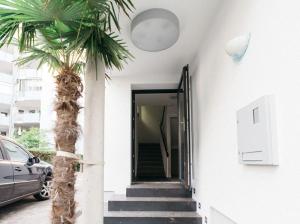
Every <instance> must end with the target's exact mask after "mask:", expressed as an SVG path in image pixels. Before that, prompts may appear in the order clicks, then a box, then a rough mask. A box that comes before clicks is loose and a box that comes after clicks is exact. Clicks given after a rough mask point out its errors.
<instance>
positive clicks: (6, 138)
mask: <svg viewBox="0 0 300 224" xmlns="http://www.w3.org/2000/svg"><path fill="white" fill-rule="evenodd" d="M0 140H8V141H11V142H13V143H16V144H18V143H17V142H16V141H15V140H14V139H12V138H9V137H6V136H3V135H0ZM18 145H19V144H18Z"/></svg>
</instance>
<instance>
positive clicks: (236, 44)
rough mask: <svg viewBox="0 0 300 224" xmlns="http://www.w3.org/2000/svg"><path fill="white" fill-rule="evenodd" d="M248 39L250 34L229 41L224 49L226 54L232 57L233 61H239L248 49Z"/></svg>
mask: <svg viewBox="0 0 300 224" xmlns="http://www.w3.org/2000/svg"><path fill="white" fill-rule="evenodd" d="M250 38H251V34H250V33H248V34H245V35H241V36H238V37H236V38H234V39H232V40H230V41H229V42H228V43H227V45H226V47H225V51H226V53H227V54H228V55H229V56H230V57H232V59H233V60H234V61H240V60H241V59H242V58H243V57H244V55H245V53H246V51H247V49H248V46H249V42H250Z"/></svg>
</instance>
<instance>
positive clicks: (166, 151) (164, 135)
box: [159, 106, 169, 158]
mask: <svg viewBox="0 0 300 224" xmlns="http://www.w3.org/2000/svg"><path fill="white" fill-rule="evenodd" d="M165 113H166V106H164V108H163V113H162V118H161V122H160V127H159V129H160V135H161V137H162V141H163V144H164V148H165V153H166V156H167V158H168V157H169V151H168V148H167V142H166V134H165V132H164V123H165V122H164V121H165Z"/></svg>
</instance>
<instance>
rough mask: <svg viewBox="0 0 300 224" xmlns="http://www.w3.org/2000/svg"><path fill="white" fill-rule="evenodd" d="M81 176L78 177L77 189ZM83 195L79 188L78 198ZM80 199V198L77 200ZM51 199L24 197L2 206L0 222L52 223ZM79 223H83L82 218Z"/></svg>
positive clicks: (15, 223) (20, 223) (18, 223)
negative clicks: (38, 199) (42, 199)
mask: <svg viewBox="0 0 300 224" xmlns="http://www.w3.org/2000/svg"><path fill="white" fill-rule="evenodd" d="M80 181H81V176H80V175H79V176H78V178H77V184H76V185H77V187H76V188H77V189H78V186H80V184H79V183H80ZM79 197H81V192H80V190H79V189H78V191H77V193H76V198H77V199H78V198H79ZM77 201H78V200H77ZM50 211H51V201H50V200H47V201H37V200H36V199H35V198H34V197H28V198H25V199H22V200H20V201H18V202H15V203H13V204H10V205H7V206H4V207H1V208H0V224H29V223H32V224H50V223H51V222H50ZM77 223H78V224H80V223H82V222H81V221H80V218H79V219H78V222H77Z"/></svg>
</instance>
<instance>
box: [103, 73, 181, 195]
mask: <svg viewBox="0 0 300 224" xmlns="http://www.w3.org/2000/svg"><path fill="white" fill-rule="evenodd" d="M180 73H181V71H178V74H173V75H161V76H159V75H153V76H114V77H112V80H111V81H109V82H108V83H107V85H106V99H105V104H106V105H105V147H104V149H105V153H104V154H105V155H104V157H105V165H104V189H105V191H114V192H116V193H125V190H126V187H127V186H129V185H130V182H131V90H132V89H140V88H141V89H153V88H161V89H163V88H176V87H177V83H178V82H179V78H180Z"/></svg>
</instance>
